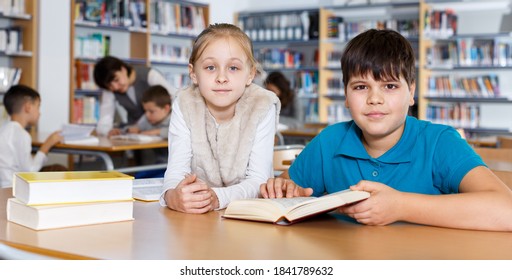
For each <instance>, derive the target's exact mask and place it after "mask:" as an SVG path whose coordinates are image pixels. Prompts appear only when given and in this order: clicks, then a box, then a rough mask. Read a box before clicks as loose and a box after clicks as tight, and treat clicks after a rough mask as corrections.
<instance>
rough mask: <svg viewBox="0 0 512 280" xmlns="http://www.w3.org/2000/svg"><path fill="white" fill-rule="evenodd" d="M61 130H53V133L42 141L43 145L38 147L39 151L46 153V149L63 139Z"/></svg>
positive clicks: (48, 149)
mask: <svg viewBox="0 0 512 280" xmlns="http://www.w3.org/2000/svg"><path fill="white" fill-rule="evenodd" d="M60 133H61V131H60V130H59V131H55V132H54V133H52V134H50V136H48V137H47V138H46V140H45V141H44V143H43V145H41V147H40V148H39V151H41V152H43V153H45V154H48V151H50V149H51V148H52V147H53V146H55V144H57V143H60V142H62V141H64V137H63V136H62V135H61V134H60Z"/></svg>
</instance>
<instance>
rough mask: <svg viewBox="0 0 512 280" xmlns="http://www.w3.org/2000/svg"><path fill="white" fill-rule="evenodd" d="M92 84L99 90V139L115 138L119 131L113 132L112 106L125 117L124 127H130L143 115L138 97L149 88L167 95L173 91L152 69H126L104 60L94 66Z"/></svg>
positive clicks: (117, 62)
mask: <svg viewBox="0 0 512 280" xmlns="http://www.w3.org/2000/svg"><path fill="white" fill-rule="evenodd" d="M94 82H95V83H96V84H97V85H98V86H99V87H100V88H102V89H104V91H103V93H102V95H101V104H100V119H99V121H98V125H97V127H96V131H97V133H98V134H99V135H108V136H112V135H118V134H121V129H119V128H114V116H115V112H116V102H117V103H118V104H119V105H120V106H121V107H123V108H124V109H125V110H126V112H127V115H128V120H127V122H128V123H127V124H128V125H133V124H134V123H136V122H137V120H139V119H140V117H141V116H142V115H143V114H144V108H143V107H142V103H141V99H142V94H143V93H144V91H146V90H147V89H148V88H149V87H150V86H154V85H161V86H163V87H165V88H166V89H167V91H168V92H169V93H170V94H171V97H172V94H173V93H174V91H173V89H172V88H171V86H170V85H169V83H168V82H167V81H166V80H165V78H164V77H163V76H162V74H160V72H158V71H157V70H155V69H152V68H148V67H146V66H143V65H135V66H132V65H128V64H126V63H125V62H124V61H122V60H120V59H118V58H116V57H113V56H106V57H104V58H102V59H100V60H99V61H98V63H96V65H95V66H94Z"/></svg>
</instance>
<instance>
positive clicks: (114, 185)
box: [13, 171, 133, 205]
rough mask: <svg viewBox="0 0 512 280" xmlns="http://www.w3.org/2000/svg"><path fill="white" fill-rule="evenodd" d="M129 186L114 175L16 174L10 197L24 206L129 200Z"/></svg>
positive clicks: (121, 176) (122, 176)
mask: <svg viewBox="0 0 512 280" xmlns="http://www.w3.org/2000/svg"><path fill="white" fill-rule="evenodd" d="M132 182H133V177H132V176H129V175H126V174H123V173H120V172H117V171H66V172H18V173H15V174H14V179H13V196H14V197H16V198H17V199H18V200H19V201H21V202H22V203H25V204H28V205H44V204H56V203H76V202H92V201H111V200H129V199H131V198H132Z"/></svg>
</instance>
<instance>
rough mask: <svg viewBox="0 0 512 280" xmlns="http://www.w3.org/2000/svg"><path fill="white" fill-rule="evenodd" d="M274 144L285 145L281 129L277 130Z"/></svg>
mask: <svg viewBox="0 0 512 280" xmlns="http://www.w3.org/2000/svg"><path fill="white" fill-rule="evenodd" d="M274 146H284V137H283V134H282V133H281V132H280V131H276V136H275V138H274Z"/></svg>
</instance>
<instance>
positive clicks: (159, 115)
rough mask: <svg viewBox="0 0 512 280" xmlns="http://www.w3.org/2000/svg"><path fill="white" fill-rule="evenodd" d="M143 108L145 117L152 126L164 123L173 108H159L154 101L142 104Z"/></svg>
mask: <svg viewBox="0 0 512 280" xmlns="http://www.w3.org/2000/svg"><path fill="white" fill-rule="evenodd" d="M142 107H143V108H144V115H145V116H146V118H147V119H148V121H149V123H150V124H152V125H155V124H158V123H159V122H161V121H163V120H164V119H165V117H167V115H169V112H170V111H171V106H169V105H165V106H164V107H163V108H162V107H158V106H157V105H156V104H155V102H153V101H149V102H145V103H142Z"/></svg>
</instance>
